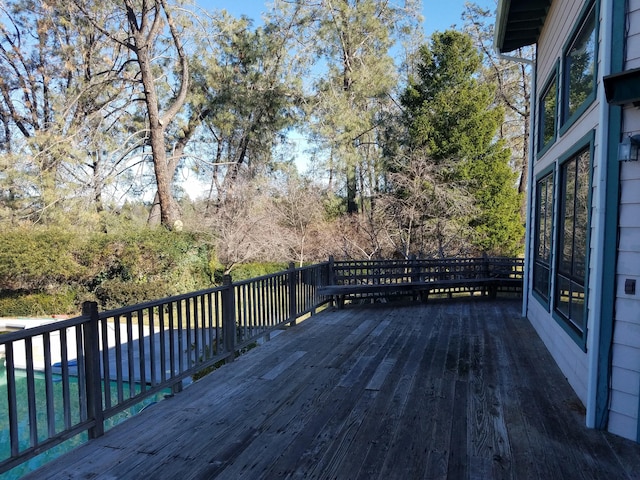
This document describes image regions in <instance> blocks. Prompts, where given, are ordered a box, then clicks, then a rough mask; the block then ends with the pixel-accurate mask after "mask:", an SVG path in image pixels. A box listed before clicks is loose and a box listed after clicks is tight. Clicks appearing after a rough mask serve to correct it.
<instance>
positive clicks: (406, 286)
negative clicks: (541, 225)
mask: <svg viewBox="0 0 640 480" xmlns="http://www.w3.org/2000/svg"><path fill="white" fill-rule="evenodd" d="M329 270H330V283H329V284H328V285H325V286H323V287H321V288H320V293H321V294H323V295H331V296H332V297H333V298H334V301H335V302H336V303H337V305H338V307H342V306H343V305H344V303H345V300H346V299H349V298H350V299H358V298H363V297H384V298H389V297H392V296H401V295H405V296H406V295H410V296H413V297H414V298H420V299H421V300H423V301H425V300H426V299H427V298H428V297H429V296H433V295H442V294H446V295H448V296H452V295H453V294H457V293H470V294H472V295H473V294H474V293H476V292H480V293H481V294H483V295H490V296H492V297H494V296H495V295H497V294H498V293H499V292H510V293H522V285H523V282H522V280H523V270H524V260H523V259H521V258H504V257H487V256H484V257H478V258H446V259H409V260H349V261H333V260H331V259H330V260H329Z"/></svg>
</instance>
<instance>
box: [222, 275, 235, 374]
mask: <svg viewBox="0 0 640 480" xmlns="http://www.w3.org/2000/svg"><path fill="white" fill-rule="evenodd" d="M222 286H223V287H225V289H224V290H223V291H222V335H223V340H224V349H225V351H226V352H228V353H229V354H230V356H229V357H227V360H226V363H229V362H233V360H234V359H235V356H236V299H235V295H234V291H233V281H232V280H231V275H225V276H224V277H223V279H222Z"/></svg>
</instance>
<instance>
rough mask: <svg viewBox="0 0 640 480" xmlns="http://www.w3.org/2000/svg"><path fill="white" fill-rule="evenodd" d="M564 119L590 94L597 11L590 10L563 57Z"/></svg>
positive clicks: (592, 78)
mask: <svg viewBox="0 0 640 480" xmlns="http://www.w3.org/2000/svg"><path fill="white" fill-rule="evenodd" d="M564 79H565V92H564V93H565V95H564V101H563V118H564V120H565V121H566V120H568V119H569V118H571V116H572V115H573V114H574V113H576V111H577V110H578V109H579V108H580V107H581V106H582V104H583V103H584V102H585V101H587V99H589V98H591V97H592V94H593V93H594V92H595V82H596V12H595V6H592V7H591V9H590V10H589V12H588V14H587V16H586V17H585V21H584V22H583V24H582V26H581V27H580V29H579V30H578V32H577V34H576V36H575V38H574V40H573V42H572V43H571V45H570V47H569V49H568V50H567V52H566V53H565V57H564Z"/></svg>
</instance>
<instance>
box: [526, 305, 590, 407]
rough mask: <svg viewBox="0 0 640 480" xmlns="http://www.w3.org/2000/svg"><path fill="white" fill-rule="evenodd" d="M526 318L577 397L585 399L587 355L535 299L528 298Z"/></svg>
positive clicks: (583, 400)
mask: <svg viewBox="0 0 640 480" xmlns="http://www.w3.org/2000/svg"><path fill="white" fill-rule="evenodd" d="M528 318H529V321H530V322H531V324H532V325H533V328H534V329H535V330H536V332H537V333H538V336H539V337H540V338H541V339H542V341H543V343H544V344H545V346H546V347H547V349H548V350H549V352H550V353H551V355H552V356H553V359H554V360H555V362H556V363H557V364H558V367H560V370H561V371H562V373H563V375H564V376H565V377H566V378H567V380H568V382H569V384H570V385H571V388H573V390H574V391H575V392H576V395H578V398H580V400H581V401H582V402H583V403H584V404H586V401H587V383H586V382H587V373H586V372H587V367H588V365H587V356H586V355H585V353H584V352H583V351H582V350H581V349H580V348H579V347H578V346H577V345H576V343H575V342H574V341H573V340H572V339H571V338H570V337H569V336H568V335H567V334H566V333H565V331H564V330H563V329H562V327H560V325H558V323H557V322H556V321H555V320H554V319H553V318H552V317H551V315H550V313H549V312H547V310H546V308H545V307H543V306H542V305H541V304H540V302H538V300H537V299H535V298H534V297H533V296H531V297H530V298H529V312H528Z"/></svg>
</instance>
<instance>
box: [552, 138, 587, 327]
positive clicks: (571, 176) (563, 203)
mask: <svg viewBox="0 0 640 480" xmlns="http://www.w3.org/2000/svg"><path fill="white" fill-rule="evenodd" d="M590 169H591V148H590V145H589V146H587V147H584V148H582V149H581V150H579V151H578V152H577V153H575V154H573V155H572V156H570V157H569V158H568V159H567V161H565V162H564V163H562V164H561V166H560V177H559V180H560V182H559V187H558V188H559V190H560V204H559V211H558V251H557V257H558V258H557V261H556V274H555V280H556V281H555V311H556V313H557V314H558V315H559V317H560V319H561V320H563V321H564V322H565V324H566V325H567V326H568V327H569V329H570V331H573V332H574V333H575V334H576V335H577V336H578V337H579V338H584V333H585V324H584V319H585V278H586V265H587V235H588V224H589V190H590V186H589V177H590Z"/></svg>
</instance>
